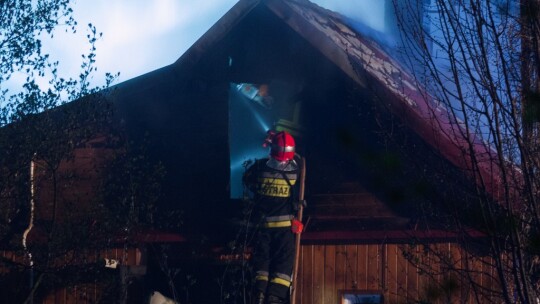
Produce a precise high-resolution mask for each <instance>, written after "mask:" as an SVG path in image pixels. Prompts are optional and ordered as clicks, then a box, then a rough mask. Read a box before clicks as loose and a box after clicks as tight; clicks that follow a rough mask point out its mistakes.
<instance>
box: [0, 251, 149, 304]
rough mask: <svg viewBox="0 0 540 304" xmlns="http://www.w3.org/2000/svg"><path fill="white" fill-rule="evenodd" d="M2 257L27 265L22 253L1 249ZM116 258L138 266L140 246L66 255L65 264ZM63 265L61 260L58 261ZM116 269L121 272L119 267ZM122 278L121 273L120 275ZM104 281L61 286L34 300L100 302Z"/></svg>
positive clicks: (45, 303) (63, 303) (68, 303)
mask: <svg viewBox="0 0 540 304" xmlns="http://www.w3.org/2000/svg"><path fill="white" fill-rule="evenodd" d="M0 255H1V256H2V258H6V259H9V260H11V261H13V262H14V263H17V264H20V265H25V264H26V262H25V258H24V257H23V256H20V255H16V254H14V253H13V252H12V251H0ZM106 258H107V259H115V260H117V261H118V262H119V265H125V266H138V265H140V263H141V251H140V249H138V248H127V250H126V249H124V248H111V249H107V250H102V251H99V252H95V251H94V252H92V253H88V254H86V255H85V256H84V257H73V256H66V257H65V262H64V263H63V264H74V263H75V264H80V265H83V264H82V263H85V262H86V263H94V262H97V261H103V263H104V264H105V262H104V259H106ZM57 263H59V264H58V265H59V266H61V263H60V261H57ZM116 271H118V272H120V270H119V269H116ZM2 272H6V269H1V268H0V273H2ZM118 279H120V275H118ZM101 284H102V282H99V281H96V282H88V283H84V284H77V285H75V286H68V287H59V288H58V289H56V290H51V291H50V293H49V294H48V295H47V296H46V297H45V298H44V299H43V300H42V301H37V300H36V301H34V303H42V304H71V303H83V304H87V303H88V304H89V303H100V299H101V290H102V287H101Z"/></svg>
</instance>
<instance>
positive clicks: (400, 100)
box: [173, 0, 504, 199]
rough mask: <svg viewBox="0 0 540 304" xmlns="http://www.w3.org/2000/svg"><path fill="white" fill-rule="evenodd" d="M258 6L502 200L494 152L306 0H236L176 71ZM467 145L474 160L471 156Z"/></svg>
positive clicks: (372, 44)
mask: <svg viewBox="0 0 540 304" xmlns="http://www.w3.org/2000/svg"><path fill="white" fill-rule="evenodd" d="M260 5H262V6H266V7H267V8H268V9H269V10H270V11H271V12H273V13H274V14H275V15H276V16H277V17H278V18H280V19H281V20H283V22H284V23H285V24H287V25H288V26H289V27H290V28H292V29H293V30H294V31H295V32H297V33H298V34H299V35H300V36H301V37H303V38H304V39H306V40H307V41H308V42H309V43H311V44H312V45H313V47H314V48H316V49H318V50H319V51H320V52H321V53H322V54H323V55H324V56H325V57H327V58H328V59H329V60H330V61H331V62H333V63H334V64H335V65H336V66H337V67H339V69H341V70H342V71H343V72H344V73H345V74H347V75H348V76H349V77H350V78H351V79H353V80H354V81H355V82H356V83H357V84H358V85H359V86H361V87H364V88H366V89H369V90H371V91H372V92H375V94H377V96H379V97H380V100H382V101H383V102H384V103H385V104H384V106H386V107H387V108H388V109H389V110H390V111H391V112H392V113H393V114H395V115H396V116H398V117H400V118H401V119H402V120H403V121H404V122H405V123H407V124H408V126H409V127H410V128H411V129H412V130H413V131H414V132H415V133H417V134H418V135H419V136H420V137H421V138H422V139H423V140H424V141H425V142H427V143H428V144H429V145H430V146H431V147H433V148H434V149H435V150H436V151H438V153H440V155H442V156H443V157H444V158H445V159H447V160H448V161H450V162H451V163H452V164H454V165H455V166H457V167H458V168H460V169H461V170H463V171H464V172H467V173H468V174H469V176H470V177H471V178H473V179H475V180H476V181H477V182H478V184H479V185H485V186H486V191H487V192H488V193H490V194H491V195H492V196H493V197H494V198H495V199H497V198H501V197H502V195H503V193H504V192H503V185H501V177H500V176H501V173H500V168H498V167H497V166H495V163H494V161H493V160H494V159H496V152H495V151H493V150H492V149H491V148H489V147H488V146H487V145H486V144H485V143H484V142H483V141H482V140H481V139H479V138H478V137H475V136H471V135H470V133H469V132H468V131H467V130H466V129H465V127H464V126H463V124H462V123H461V122H460V121H456V120H455V119H453V118H452V115H450V114H449V113H448V112H447V110H446V109H445V108H444V107H442V106H441V105H440V104H438V103H437V101H436V100H435V99H434V98H433V97H432V96H430V95H429V94H428V93H427V92H425V91H424V90H423V88H422V87H421V86H420V85H419V84H418V82H417V81H416V80H415V79H414V77H413V76H412V75H411V74H410V73H409V72H408V71H407V69H405V68H404V67H403V66H402V65H401V64H400V63H399V62H398V61H397V60H396V59H395V58H393V57H392V56H391V55H390V54H388V53H387V52H386V51H385V50H384V48H383V47H381V46H380V45H379V44H378V43H377V42H376V41H373V40H372V39H369V38H368V37H365V36H363V35H362V34H361V33H358V32H357V31H355V30H354V29H353V28H352V27H350V26H349V25H347V23H346V21H345V20H346V19H345V18H344V17H343V16H342V15H340V14H337V13H335V12H332V11H329V10H327V9H324V8H321V7H319V6H317V5H316V4H313V3H311V2H309V1H307V0H259V1H255V0H240V1H239V2H238V3H237V4H236V5H235V6H234V7H233V8H231V10H229V12H227V13H226V14H225V15H224V16H223V17H222V18H221V19H220V20H219V21H218V22H217V23H216V24H214V26H212V28H211V29H210V30H209V31H208V32H206V33H205V34H204V35H203V36H202V37H201V38H200V39H199V40H198V41H197V42H196V43H195V44H194V45H193V46H192V47H191V48H190V49H188V50H187V51H186V53H184V54H183V55H182V56H181V57H180V58H179V59H178V60H177V61H176V62H175V63H174V64H173V66H174V67H175V68H176V69H180V68H181V69H186V68H187V69H189V68H190V67H193V66H195V65H196V63H197V62H198V61H199V60H200V58H202V56H203V55H204V54H205V53H206V52H207V51H208V50H209V49H211V48H212V47H213V46H214V45H215V44H216V43H217V42H219V41H220V39H222V38H224V37H225V36H226V35H227V33H229V32H230V31H231V30H232V29H233V28H234V26H235V25H236V24H238V23H239V22H240V21H241V20H242V19H243V18H244V17H245V16H246V15H248V14H249V13H250V12H251V11H252V10H253V9H254V8H255V7H257V6H260ZM184 71H185V70H184ZM467 137H470V139H467ZM471 141H472V142H473V147H472V149H473V150H474V151H475V153H474V155H473V156H471V154H472V153H470V152H469V151H470V147H469V142H471ZM473 157H474V159H473ZM475 165H478V169H476V168H475ZM475 172H476V173H475Z"/></svg>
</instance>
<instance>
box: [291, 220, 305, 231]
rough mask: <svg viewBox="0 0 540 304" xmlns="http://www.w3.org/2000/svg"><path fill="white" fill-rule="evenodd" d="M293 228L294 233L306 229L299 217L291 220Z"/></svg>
mask: <svg viewBox="0 0 540 304" xmlns="http://www.w3.org/2000/svg"><path fill="white" fill-rule="evenodd" d="M291 230H292V232H293V233H294V234H300V233H302V231H304V224H302V222H301V221H299V220H297V219H293V220H292V221H291Z"/></svg>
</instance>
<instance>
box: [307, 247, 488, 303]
mask: <svg viewBox="0 0 540 304" xmlns="http://www.w3.org/2000/svg"><path fill="white" fill-rule="evenodd" d="M492 263H493V261H492V260H491V258H485V257H484V258H479V257H474V256H472V254H469V253H467V252H466V251H464V250H463V249H462V248H461V247H460V246H458V245H456V244H453V243H437V244H431V245H429V247H424V246H423V245H404V244H358V245H355V244H347V245H302V248H301V256H300V264H299V271H298V278H297V279H298V282H297V288H298V290H297V293H296V294H297V298H296V303H302V304H335V303H339V300H338V298H339V293H340V291H343V290H358V291H363V290H365V291H372V292H376V291H379V292H381V293H382V294H383V296H384V303H414V302H417V301H419V300H423V301H428V302H429V303H441V304H442V303H478V302H480V303H492V302H493V301H496V298H495V295H494V294H493V292H490V290H492V291H496V290H497V289H498V287H497V282H496V279H495V277H494V275H495V270H494V268H493V267H492ZM449 268H451V269H460V270H461V271H460V272H459V273H460V274H466V275H465V276H459V275H458V274H457V273H455V272H452V271H449ZM466 278H469V279H466ZM471 282H474V284H471ZM475 290H476V291H478V290H484V292H482V295H480V296H478V293H475V292H474V291H475Z"/></svg>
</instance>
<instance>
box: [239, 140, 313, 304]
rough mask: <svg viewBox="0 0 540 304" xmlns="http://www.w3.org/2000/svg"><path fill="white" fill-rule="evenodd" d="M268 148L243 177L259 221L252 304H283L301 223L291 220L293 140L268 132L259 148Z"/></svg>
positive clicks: (295, 170)
mask: <svg viewBox="0 0 540 304" xmlns="http://www.w3.org/2000/svg"><path fill="white" fill-rule="evenodd" d="M267 145H270V157H268V158H265V159H260V160H256V161H255V162H254V163H253V164H252V165H251V166H250V167H249V168H248V169H247V170H246V173H245V174H244V183H245V185H246V186H247V187H248V189H249V190H250V191H251V192H252V194H253V201H254V204H255V205H254V210H255V214H256V215H257V216H256V217H255V218H256V219H259V220H258V222H257V223H256V224H257V225H256V226H257V228H258V231H257V237H256V238H255V244H254V253H253V269H254V271H255V284H254V292H253V294H252V303H256V304H264V303H266V304H277V303H286V302H287V300H286V299H287V298H288V295H289V288H290V286H291V281H292V278H291V276H292V271H293V266H294V258H295V257H294V255H295V242H294V233H300V232H301V229H302V224H301V222H299V221H297V220H295V219H294V211H295V204H296V203H297V202H298V200H297V197H296V193H295V192H297V191H295V187H294V186H295V184H296V181H297V179H298V171H299V170H298V165H297V162H296V161H295V159H294V157H295V143H294V138H293V137H292V136H291V135H290V134H289V133H287V132H285V131H281V132H277V133H276V132H273V131H269V132H268V137H267V139H266V140H265V144H263V146H267Z"/></svg>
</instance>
